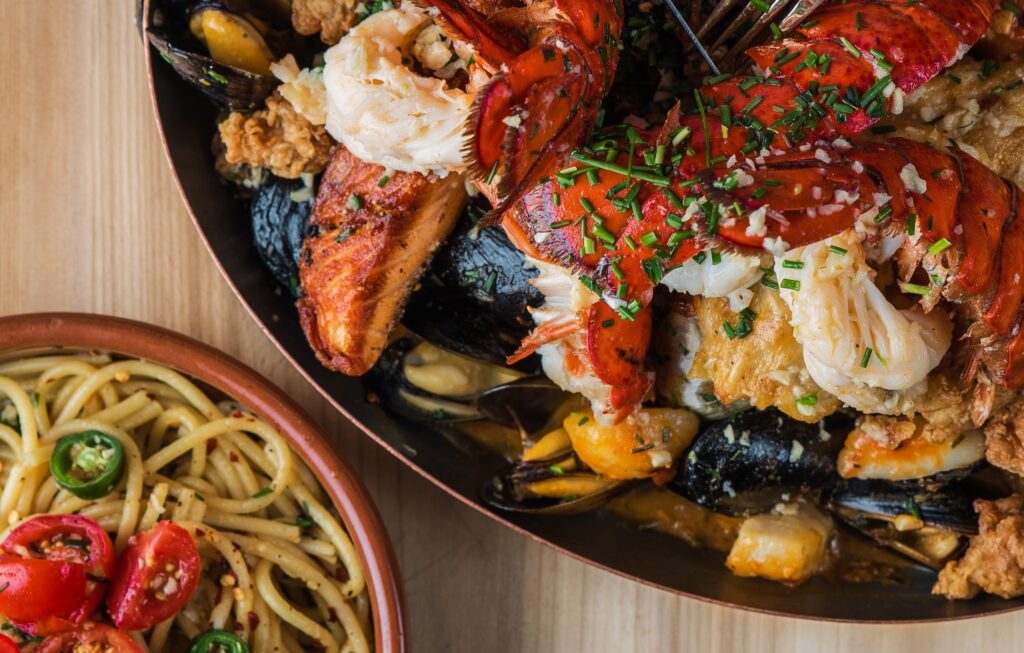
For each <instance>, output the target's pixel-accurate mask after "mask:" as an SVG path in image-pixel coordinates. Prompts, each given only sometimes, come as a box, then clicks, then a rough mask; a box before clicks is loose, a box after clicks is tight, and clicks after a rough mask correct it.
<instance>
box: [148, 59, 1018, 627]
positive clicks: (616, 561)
mask: <svg viewBox="0 0 1024 653" xmlns="http://www.w3.org/2000/svg"><path fill="white" fill-rule="evenodd" d="M146 59H147V63H148V67H149V73H150V86H151V91H152V97H153V105H154V108H155V111H156V116H157V123H158V126H159V128H160V131H161V134H162V136H163V139H164V145H165V147H166V151H167V157H168V160H169V161H170V164H171V167H172V170H173V172H174V174H175V176H176V178H177V182H178V185H179V187H180V189H181V193H182V196H183V197H184V199H185V202H186V204H187V206H188V209H189V213H190V214H191V215H192V219H193V221H194V222H195V225H196V227H197V228H198V229H199V232H200V234H201V235H202V237H203V239H204V241H205V242H206V246H207V247H208V248H209V250H210V253H211V254H212V255H213V257H214V259H215V260H216V261H217V265H218V266H219V267H220V269H221V271H222V272H223V273H224V276H225V277H226V278H227V280H228V282H229V283H230V284H231V286H232V288H233V289H234V291H235V293H236V294H237V295H238V298H239V299H240V300H242V302H243V303H244V304H245V306H246V308H247V309H248V310H249V312H250V313H251V314H252V316H253V317H254V318H255V319H256V320H257V321H258V322H259V324H260V325H261V327H262V328H263V331H264V332H265V333H266V334H267V336H269V337H270V338H271V339H272V340H273V341H274V343H275V344H276V345H277V346H278V348H279V349H280V350H281V352H282V353H283V354H284V355H285V356H286V357H288V359H289V360H290V361H291V362H292V363H293V364H294V365H295V366H296V367H297V368H298V369H299V370H300V371H301V372H302V373H303V374H304V375H305V377H306V378H307V379H308V380H309V381H310V383H312V384H313V385H314V386H315V387H316V388H317V390H319V391H320V393H321V394H322V395H323V396H324V397H325V398H326V399H327V400H328V401H330V402H331V403H332V404H333V405H334V406H335V407H336V408H337V409H338V410H339V411H341V412H342V413H344V414H345V415H346V416H347V417H349V418H350V419H351V420H352V421H353V422H355V424H357V425H358V426H359V427H360V428H361V429H362V430H363V431H364V432H365V433H366V434H367V435H368V436H369V437H371V438H373V439H374V440H376V441H377V442H378V443H379V444H380V445H381V446H383V447H384V448H386V449H387V450H388V451H389V452H390V453H391V454H392V455H394V456H395V457H396V458H398V459H399V460H401V461H402V462H404V463H405V464H406V465H408V466H409V467H410V468H412V469H414V470H415V471H416V472H418V473H419V474H422V475H423V476H424V477H426V478H428V479H429V480H430V481H432V482H433V483H434V484H436V485H437V486H438V487H440V488H441V489H443V490H445V491H446V492H448V493H449V494H451V495H452V496H454V497H455V498H457V499H459V500H460V501H462V502H463V503H465V504H466V505H468V506H472V507H473V508H475V509H477V510H479V511H480V512H482V513H484V514H486V515H488V516H490V517H491V518H493V519H495V520H497V521H499V522H501V523H503V524H505V525H506V526H509V527H510V528H514V529H515V530H517V531H519V532H521V533H523V534H525V535H528V536H530V537H532V538H533V539H535V540H536V541H538V542H542V543H544V544H546V545H548V546H550V547H553V548H555V549H557V550H559V551H561V552H563V553H566V554H568V555H571V556H573V557H575V558H577V559H579V560H583V561H585V562H588V563H590V564H592V565H595V566H597V567H600V568H602V569H605V570H607V571H610V572H613V573H616V574H619V575H621V576H624V577H627V578H631V579H633V580H636V581H637V582H640V583H644V584H646V585H650V586H653V587H658V588H661V589H664V590H667V591H669V592H674V593H676V594H680V595H683V596H688V597H692V598H696V599H700V600H704V601H709V602H713V603H719V604H722V605H728V606H732V607H737V608H743V609H748V610H755V611H759V612H766V613H771V614H778V615H787V616H795V617H805V618H811V619H821V620H836V621H855V622H908V621H939V620H950V619H961V618H967V617H975V616H981V615H990V614H996V613H1000V612H1007V611H1010V610H1017V609H1020V608H1022V607H1024V600H1014V601H1005V600H1002V599H998V598H992V597H979V598H977V599H975V600H972V601H962V602H955V603H954V602H949V601H946V600H945V599H942V598H939V597H934V596H932V595H931V592H930V589H931V585H932V583H933V582H934V575H933V574H930V573H926V572H923V571H919V572H913V573H912V574H911V577H910V581H909V583H908V584H905V585H884V586H883V585H881V584H875V583H868V584H857V585H854V584H837V583H834V582H830V581H827V580H824V579H820V578H816V579H813V580H811V581H809V582H807V583H805V584H803V585H801V586H799V587H796V588H790V587H787V586H785V585H780V584H777V583H772V582H768V581H763V580H758V579H745V578H738V577H735V576H733V575H732V574H731V573H730V572H729V571H728V570H727V569H726V568H725V565H724V563H723V560H724V558H723V556H722V555H721V554H718V553H715V552H712V551H704V550H696V549H691V548H690V547H689V546H687V545H686V544H685V543H684V542H682V541H680V540H678V539H675V538H673V537H670V536H668V535H663V534H660V533H656V532H653V531H649V530H641V529H639V528H637V527H636V525H634V524H632V523H628V522H626V521H623V520H620V519H617V518H613V517H611V516H610V515H605V514H602V513H600V512H599V513H592V514H586V515H580V516H574V517H571V518H566V517H542V516H531V515H523V514H511V513H505V512H496V511H495V510H494V509H493V508H491V507H490V506H488V505H487V504H485V503H484V502H483V501H482V499H481V494H480V489H481V488H482V487H483V486H484V484H485V482H486V481H487V480H488V479H489V478H490V477H491V476H492V475H493V474H494V473H495V472H496V471H497V470H498V469H499V468H501V466H502V465H503V463H504V461H503V460H502V459H501V458H500V457H499V456H497V455H495V454H493V453H490V452H488V451H487V450H485V449H483V448H482V447H479V446H475V445H474V444H473V443H472V442H469V441H457V440H452V439H444V438H439V437H438V436H437V433H435V432H432V431H429V430H427V429H423V428H416V427H413V426H411V425H410V424H409V423H407V422H402V421H400V420H398V419H396V418H394V417H392V416H391V415H389V414H387V413H386V412H384V410H382V409H381V408H380V407H379V406H376V405H373V404H370V403H368V402H367V401H365V392H364V389H363V384H362V381H360V380H359V379H355V378H349V377H346V376H343V375H341V374H338V373H335V372H331V371H329V370H327V369H325V368H323V367H322V366H321V365H320V364H319V363H318V362H317V360H316V358H315V357H314V355H313V352H312V350H311V349H310V348H309V346H308V345H307V344H306V340H305V338H304V337H303V334H302V330H301V328H300V327H299V320H298V316H297V314H296V311H295V307H294V305H293V302H292V299H291V297H290V296H289V295H288V293H287V292H282V291H281V289H280V288H279V287H278V285H277V283H276V282H275V281H274V279H273V277H272V276H271V274H270V272H269V271H268V270H267V269H266V268H265V267H264V265H263V264H262V262H261V261H260V259H259V256H258V255H257V253H256V249H255V247H254V246H253V244H252V234H251V231H250V228H249V214H248V210H247V206H246V204H245V202H243V201H240V200H238V199H237V198H236V195H235V192H234V190H233V189H232V188H229V187H228V186H226V185H225V184H223V183H221V181H220V179H219V178H218V175H217V174H216V172H215V171H214V169H213V155H212V154H211V150H210V140H211V138H212V136H213V133H214V131H215V129H216V126H215V118H216V114H217V111H216V109H215V108H214V107H213V106H212V105H211V104H210V102H209V101H208V100H206V99H205V98H204V97H203V96H202V95H201V94H200V93H199V92H198V91H196V90H195V89H194V88H193V87H191V86H190V85H188V84H187V83H186V82H184V81H182V80H181V79H180V78H179V77H178V76H177V75H176V74H175V72H174V70H172V68H171V67H170V66H169V65H167V64H166V63H165V62H163V61H162V60H161V59H160V57H159V56H156V51H155V50H154V49H153V48H152V47H149V46H147V47H146Z"/></svg>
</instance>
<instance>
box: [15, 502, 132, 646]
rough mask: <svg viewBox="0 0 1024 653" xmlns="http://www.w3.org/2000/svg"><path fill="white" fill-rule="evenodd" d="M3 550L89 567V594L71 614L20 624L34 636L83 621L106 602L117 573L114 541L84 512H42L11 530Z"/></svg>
mask: <svg viewBox="0 0 1024 653" xmlns="http://www.w3.org/2000/svg"><path fill="white" fill-rule="evenodd" d="M0 549H3V551H5V552H7V553H11V554H14V555H17V556H20V557H22V558H44V559H46V560H56V561H68V562H77V563H80V564H82V565H83V566H84V567H85V573H86V576H87V578H86V595H85V600H84V601H82V603H81V605H78V606H76V607H75V608H74V609H72V610H71V611H70V612H69V613H68V614H63V615H61V616H60V617H54V618H51V619H49V620H48V621H46V622H45V623H44V622H37V623H34V624H33V623H18V624H16V625H17V626H18V627H19V628H21V629H22V630H25V631H26V632H28V633H29V634H31V635H52V634H54V633H58V632H62V631H65V630H70V629H71V628H74V627H75V626H77V625H78V624H80V623H82V622H83V621H85V620H86V618H88V617H89V616H91V615H92V613H93V612H95V611H96V608H97V607H99V605H100V603H102V602H103V595H104V593H105V592H106V589H107V586H106V582H105V581H106V580H107V579H109V578H110V577H111V576H112V575H113V573H114V565H115V559H114V544H113V542H111V541H110V536H109V535H107V533H106V531H104V530H103V527H101V526H100V525H99V524H97V523H96V522H95V521H93V520H92V519H89V518H88V517H82V516H81V515H40V516H38V517H33V518H32V519H30V520H28V521H26V522H25V523H23V524H20V525H18V526H17V528H15V529H14V530H12V531H11V532H10V534H9V535H8V536H7V539H6V540H4V542H3V544H0Z"/></svg>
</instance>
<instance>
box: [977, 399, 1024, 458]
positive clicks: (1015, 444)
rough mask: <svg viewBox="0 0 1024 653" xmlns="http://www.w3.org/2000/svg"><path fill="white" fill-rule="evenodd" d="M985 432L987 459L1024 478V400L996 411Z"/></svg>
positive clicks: (986, 425) (1014, 401) (1012, 402)
mask: <svg viewBox="0 0 1024 653" xmlns="http://www.w3.org/2000/svg"><path fill="white" fill-rule="evenodd" d="M983 431H984V433H985V458H986V459H987V460H988V461H989V462H990V463H992V464H993V465H995V466H996V467H999V468H1002V469H1005V470H1006V471H1008V472H1013V473H1014V474H1018V475H1020V476H1024V399H1015V400H1013V401H1011V402H1009V403H1007V404H1005V405H1004V406H1002V407H1000V408H998V409H996V410H995V411H994V412H993V413H992V417H991V418H990V419H989V421H988V422H987V423H986V424H985V428H984V429H983Z"/></svg>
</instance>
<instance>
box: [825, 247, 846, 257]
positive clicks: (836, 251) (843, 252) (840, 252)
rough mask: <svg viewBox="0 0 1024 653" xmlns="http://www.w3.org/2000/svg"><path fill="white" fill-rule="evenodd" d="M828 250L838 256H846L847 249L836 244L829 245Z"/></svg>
mask: <svg viewBox="0 0 1024 653" xmlns="http://www.w3.org/2000/svg"><path fill="white" fill-rule="evenodd" d="M828 251H830V252H832V253H833V254H838V255H840V256H846V254H847V250H845V249H843V248H842V247H840V246H838V245H829V246H828Z"/></svg>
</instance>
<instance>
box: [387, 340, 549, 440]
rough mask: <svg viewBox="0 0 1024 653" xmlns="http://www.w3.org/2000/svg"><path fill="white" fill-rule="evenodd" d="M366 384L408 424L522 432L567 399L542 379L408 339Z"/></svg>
mask: <svg viewBox="0 0 1024 653" xmlns="http://www.w3.org/2000/svg"><path fill="white" fill-rule="evenodd" d="M368 381H369V383H370V386H371V388H372V389H373V391H374V392H375V393H376V394H377V395H378V396H379V397H380V399H381V401H383V402H384V403H385V405H387V406H388V408H389V409H390V410H391V411H393V412H395V413H398V414H400V415H402V416H403V417H406V418H408V419H417V420H431V421H465V420H477V419H490V420H492V421H494V422H497V423H498V424H502V425H504V426H509V427H512V428H515V429H517V430H521V431H524V432H526V433H533V432H536V431H538V430H540V429H542V428H543V427H544V425H545V424H547V423H548V422H549V421H550V420H551V419H552V416H553V415H556V414H557V413H558V411H559V408H560V407H561V406H562V405H563V404H565V403H566V401H567V400H568V399H569V394H568V393H566V392H565V391H564V390H562V389H561V388H558V387H557V386H555V385H554V384H553V383H551V382H550V381H548V380H547V379H545V378H543V377H537V376H529V375H526V374H525V373H523V372H520V371H518V370H514V369H511V368H508V367H501V366H498V365H493V364H491V363H487V362H484V361H477V360H473V359H470V358H466V357H465V356H460V355H458V354H453V353H451V352H449V351H446V350H443V349H440V348H438V347H435V346H433V345H432V344H431V343H429V342H426V341H418V342H417V341H415V340H414V339H412V338H402V339H400V340H398V341H396V342H395V343H393V344H392V345H391V346H389V347H388V348H387V349H386V350H385V351H384V354H383V355H382V356H381V358H380V360H379V361H378V362H377V365H376V366H375V367H374V369H373V370H372V371H371V372H370V374H369V378H368Z"/></svg>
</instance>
